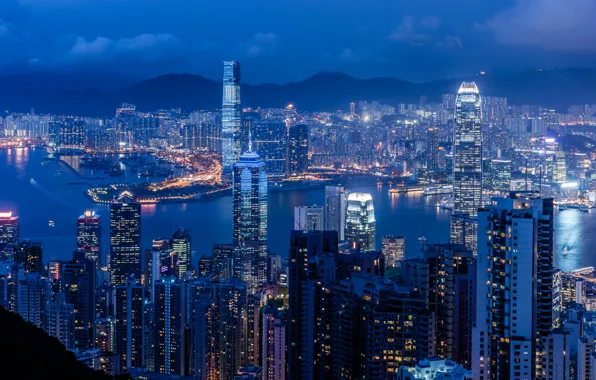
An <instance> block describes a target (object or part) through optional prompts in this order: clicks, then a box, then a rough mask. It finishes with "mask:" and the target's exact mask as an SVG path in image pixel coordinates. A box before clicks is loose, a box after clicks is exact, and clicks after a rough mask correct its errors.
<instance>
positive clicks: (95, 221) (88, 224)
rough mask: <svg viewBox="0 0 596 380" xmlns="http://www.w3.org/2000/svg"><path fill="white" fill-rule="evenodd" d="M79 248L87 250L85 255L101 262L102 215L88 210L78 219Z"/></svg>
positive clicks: (97, 264)
mask: <svg viewBox="0 0 596 380" xmlns="http://www.w3.org/2000/svg"><path fill="white" fill-rule="evenodd" d="M77 249H79V250H82V251H84V252H85V257H87V258H88V259H90V260H93V261H95V264H96V266H97V267H98V268H99V266H100V264H101V216H99V215H97V214H96V213H95V212H94V211H91V210H86V211H85V213H84V214H83V215H81V216H79V219H77Z"/></svg>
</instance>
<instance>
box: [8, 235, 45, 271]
mask: <svg viewBox="0 0 596 380" xmlns="http://www.w3.org/2000/svg"><path fill="white" fill-rule="evenodd" d="M14 261H15V262H16V263H19V264H23V267H24V270H25V273H39V274H40V275H41V274H42V272H43V261H42V246H41V242H38V241H30V240H23V241H22V242H20V243H19V244H17V245H16V246H15V248H14Z"/></svg>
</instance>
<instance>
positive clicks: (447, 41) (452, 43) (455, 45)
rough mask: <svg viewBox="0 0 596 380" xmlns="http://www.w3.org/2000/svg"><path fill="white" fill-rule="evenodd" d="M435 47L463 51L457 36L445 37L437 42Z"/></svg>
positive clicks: (461, 43) (462, 45)
mask: <svg viewBox="0 0 596 380" xmlns="http://www.w3.org/2000/svg"><path fill="white" fill-rule="evenodd" d="M437 47H439V48H444V49H463V48H464V44H463V42H462V40H461V38H460V37H459V36H445V38H443V39H442V40H440V41H438V42H437Z"/></svg>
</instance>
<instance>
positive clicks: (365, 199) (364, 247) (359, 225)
mask: <svg viewBox="0 0 596 380" xmlns="http://www.w3.org/2000/svg"><path fill="white" fill-rule="evenodd" d="M375 239H376V221H375V207H374V204H373V199H372V196H371V195H370V194H369V193H350V195H348V201H347V211H346V240H347V241H349V242H350V244H351V245H352V246H355V247H359V248H360V250H361V251H362V252H367V251H374V250H375V249H376V240H375Z"/></svg>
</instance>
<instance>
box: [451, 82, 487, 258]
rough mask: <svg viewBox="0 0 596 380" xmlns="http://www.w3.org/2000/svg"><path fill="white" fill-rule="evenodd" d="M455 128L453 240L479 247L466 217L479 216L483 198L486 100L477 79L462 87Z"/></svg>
mask: <svg viewBox="0 0 596 380" xmlns="http://www.w3.org/2000/svg"><path fill="white" fill-rule="evenodd" d="M453 132H454V136H453V160H454V164H453V215H454V216H455V217H454V218H452V220H451V231H450V232H451V234H450V235H451V242H452V243H456V244H464V243H465V244H466V245H467V246H468V248H470V249H472V250H475V249H476V247H475V245H476V244H475V231H474V229H475V224H474V223H464V222H463V221H462V218H466V217H469V218H475V217H476V215H477V214H478V208H479V207H480V206H481V202H482V101H481V98H480V92H479V91H478V87H477V86H476V84H475V83H469V82H464V83H462V85H461V87H460V88H459V91H458V93H457V98H456V107H455V126H454V128H453ZM466 240H467V241H466Z"/></svg>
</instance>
